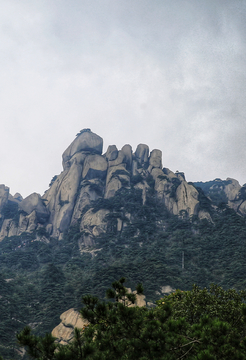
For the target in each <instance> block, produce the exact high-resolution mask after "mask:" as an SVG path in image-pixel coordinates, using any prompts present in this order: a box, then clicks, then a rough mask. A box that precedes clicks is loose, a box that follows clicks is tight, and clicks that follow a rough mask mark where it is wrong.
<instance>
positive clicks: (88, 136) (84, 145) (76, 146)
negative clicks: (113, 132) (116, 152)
mask: <svg viewBox="0 0 246 360" xmlns="http://www.w3.org/2000/svg"><path fill="white" fill-rule="evenodd" d="M102 148H103V139H102V138H101V137H100V136H98V135H96V134H94V133H93V132H91V131H90V130H89V129H85V130H84V131H83V130H82V131H81V132H80V134H78V135H77V137H76V138H75V140H74V141H73V142H72V143H71V144H70V145H69V147H68V148H67V149H66V150H65V151H64V153H63V155H62V159H63V167H64V169H65V167H66V163H67V162H68V161H69V160H70V159H71V157H72V156H73V155H74V154H76V153H77V152H81V151H89V152H94V153H96V154H99V155H101V154H102Z"/></svg>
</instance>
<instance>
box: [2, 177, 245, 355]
mask: <svg viewBox="0 0 246 360" xmlns="http://www.w3.org/2000/svg"><path fill="white" fill-rule="evenodd" d="M139 180H140V179H137V180H136V181H139ZM147 180H148V182H149V185H150V186H151V187H150V190H149V193H148V194H147V198H146V202H145V204H144V205H143V202H142V195H141V191H140V190H137V189H134V188H131V189H126V188H122V189H121V190H120V191H118V192H117V193H116V195H115V196H114V197H113V198H111V199H108V200H103V199H99V200H97V201H96V202H95V203H94V204H92V208H93V209H94V211H97V210H99V209H102V208H103V209H108V210H109V214H108V215H107V220H108V229H107V232H106V234H102V235H101V236H99V237H98V238H97V239H96V243H95V246H94V248H93V249H92V251H90V249H89V250H86V249H85V250H84V251H83V252H82V251H80V247H79V244H80V242H81V233H80V232H79V228H78V227H77V226H74V227H72V228H71V229H70V230H69V231H68V233H67V234H66V235H65V236H64V239H63V240H59V241H58V240H57V239H53V238H50V237H49V236H48V234H47V233H45V232H44V233H42V231H41V229H40V230H39V231H38V232H37V233H35V232H34V233H33V234H27V233H24V234H22V235H21V236H13V237H11V238H5V239H4V240H3V241H2V242H1V243H0V354H1V355H2V356H4V357H5V358H6V359H7V358H8V359H11V358H15V359H18V358H19V355H18V352H17V350H18V346H17V344H16V340H15V333H16V332H18V331H20V330H21V329H23V328H24V327H25V326H26V325H28V326H30V327H31V328H32V329H33V332H34V334H35V335H38V336H41V335H44V334H45V332H50V331H51V330H52V329H53V328H54V327H55V326H56V325H58V323H59V322H60V319H59V316H60V314H61V313H62V312H64V311H66V310H67V309H69V308H71V307H75V308H77V309H78V308H80V302H81V297H82V296H84V295H85V294H88V293H93V294H95V296H97V297H98V298H99V299H103V298H104V293H105V291H106V289H107V287H108V284H109V283H111V282H113V281H115V280H116V279H119V278H120V277H121V276H126V278H127V279H128V282H127V286H128V287H133V286H134V284H136V283H140V282H141V283H143V286H144V288H145V289H146V292H145V294H146V298H147V301H148V302H155V301H156V300H157V299H159V298H160V297H161V296H162V295H163V291H164V290H163V287H164V286H166V285H169V286H171V287H172V288H175V289H176V288H181V289H182V290H191V289H192V285H193V284H194V283H195V284H197V285H199V286H201V287H208V286H209V284H210V283H217V284H219V285H220V286H223V288H225V289H228V288H231V287H234V288H235V289H237V290H240V289H244V288H245V287H246V277H245V270H246V268H245V255H246V223H245V219H244V218H243V217H240V216H239V215H237V214H236V213H235V212H234V211H233V210H231V209H229V208H228V207H227V206H226V205H225V204H221V205H220V207H219V208H218V209H217V210H216V211H215V210H214V209H213V208H212V207H211V204H209V203H208V202H207V201H208V200H207V198H206V197H205V195H204V194H203V193H202V192H200V196H203V197H204V198H203V199H204V201H203V204H204V206H205V207H206V206H208V209H209V211H210V214H211V218H212V221H210V222H209V221H207V220H206V219H204V220H202V221H200V220H198V219H197V218H195V217H194V218H193V219H190V218H187V217H186V215H185V214H184V216H183V217H177V216H172V215H170V214H169V213H168V212H167V210H166V209H165V207H164V205H163V204H162V203H160V202H158V200H157V199H156V197H155V196H153V179H151V178H150V179H147ZM174 185H175V184H174ZM9 210H11V211H12V209H8V211H9ZM6 211H7V210H6ZM128 213H131V214H132V219H131V222H130V221H129V219H128V216H127V214H128ZM117 219H121V221H122V223H123V225H124V226H123V227H122V230H121V231H118V230H117V221H118V220H117ZM182 254H184V268H182Z"/></svg>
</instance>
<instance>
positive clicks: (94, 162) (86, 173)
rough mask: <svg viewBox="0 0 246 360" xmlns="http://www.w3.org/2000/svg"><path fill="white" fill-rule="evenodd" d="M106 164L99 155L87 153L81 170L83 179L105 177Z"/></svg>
mask: <svg viewBox="0 0 246 360" xmlns="http://www.w3.org/2000/svg"><path fill="white" fill-rule="evenodd" d="M107 168H108V164H107V161H106V160H105V158H104V157H103V156H101V155H88V156H87V157H86V158H85V161H84V167H83V172H82V178H83V179H87V180H90V179H95V178H98V179H100V180H103V179H105V177H106V175H107Z"/></svg>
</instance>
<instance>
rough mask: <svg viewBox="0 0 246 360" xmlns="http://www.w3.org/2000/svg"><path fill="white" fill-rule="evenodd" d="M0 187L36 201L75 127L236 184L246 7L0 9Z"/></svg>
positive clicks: (13, 2) (163, 2)
mask: <svg viewBox="0 0 246 360" xmlns="http://www.w3.org/2000/svg"><path fill="white" fill-rule="evenodd" d="M0 118H1V131H0V136H1V140H0V152H1V157H0V170H1V172H0V184H1V183H2V184H5V185H6V186H8V187H10V192H11V194H13V195H14V194H15V193H16V192H20V193H21V194H22V196H23V197H26V196H27V195H29V194H30V193H32V192H38V193H40V194H41V195H42V194H43V193H44V191H45V190H46V189H47V188H48V184H49V182H50V180H51V178H52V177H53V176H54V175H56V174H59V173H60V172H61V171H62V166H61V162H62V158H61V156H62V153H63V151H64V150H65V149H66V148H67V147H68V145H69V144H70V143H71V142H72V141H73V139H74V137H75V135H76V133H77V132H79V131H80V130H81V129H83V128H91V130H92V131H93V132H95V133H97V134H98V135H100V136H101V137H102V138H103V139H104V151H106V150H107V147H108V145H112V144H115V145H116V146H117V147H118V149H120V148H121V147H122V146H123V145H124V144H127V143H128V144H130V145H132V147H133V150H134V151H135V149H136V146H137V145H138V144H139V143H145V144H148V145H149V147H150V150H152V149H155V148H156V149H160V150H162V154H163V166H165V167H168V168H169V169H171V170H172V171H174V172H175V171H176V170H179V171H184V172H185V175H186V179H187V181H207V180H212V179H214V178H216V177H220V178H222V179H225V178H227V177H232V178H235V179H237V180H239V182H240V184H241V185H243V184H244V183H246V141H245V140H246V1H243V0H230V1H229V0H228V1H227V0H211V1H210V0H204V1H200V0H69V1H67V0H21V1H20V0H0Z"/></svg>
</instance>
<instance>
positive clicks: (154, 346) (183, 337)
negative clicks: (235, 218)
mask: <svg viewBox="0 0 246 360" xmlns="http://www.w3.org/2000/svg"><path fill="white" fill-rule="evenodd" d="M124 283H125V278H121V279H120V280H119V281H115V282H113V284H112V288H111V289H108V290H107V292H106V294H107V298H108V299H111V301H100V300H99V299H98V298H97V297H94V296H91V295H87V296H84V297H83V304H84V307H83V308H82V310H81V314H82V316H83V318H85V319H87V320H88V321H89V325H87V326H85V327H84V329H82V330H79V329H75V332H74V340H73V341H72V342H71V343H70V344H69V345H59V344H56V343H55V339H54V338H53V337H52V336H51V335H50V334H46V335H45V336H44V337H37V336H35V335H34V334H33V333H32V331H31V328H30V327H26V328H25V329H24V330H23V331H22V332H21V333H19V334H18V335H17V339H18V342H19V344H20V345H21V346H25V348H26V349H27V354H28V355H29V356H30V358H31V359H37V360H42V359H46V360H53V359H54V360H55V359H56V360H70V359H74V360H83V359H88V360H108V359H110V360H125V359H129V360H138V359H139V360H158V359H160V360H164V359H165V360H166V359H167V360H177V359H187V360H192V359H200V360H217V359H223V360H231V359H235V360H239V359H245V356H246V338H245V335H246V305H245V304H244V303H243V301H244V300H245V299H246V292H245V291H244V292H239V293H237V292H236V291H235V290H228V291H225V290H223V289H222V288H221V287H218V286H216V285H212V286H211V288H210V290H208V289H206V288H205V289H200V288H199V287H197V286H194V287H193V289H192V290H191V291H185V292H181V291H179V290H178V291H175V292H174V293H172V294H171V295H169V296H166V297H164V298H163V299H161V300H159V301H158V302H157V306H156V307H155V308H151V309H149V308H146V307H141V308H140V307H136V306H135V307H133V306H132V305H133V304H134V303H135V302H136V295H135V294H133V293H129V292H128V290H127V289H126V287H125V286H124ZM136 289H137V294H141V293H142V292H143V287H142V285H141V284H139V285H138V286H137V288H136Z"/></svg>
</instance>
